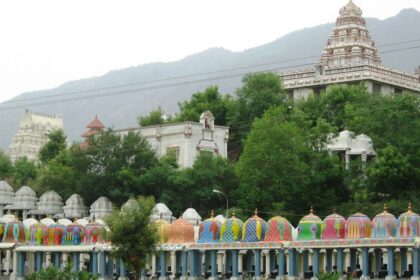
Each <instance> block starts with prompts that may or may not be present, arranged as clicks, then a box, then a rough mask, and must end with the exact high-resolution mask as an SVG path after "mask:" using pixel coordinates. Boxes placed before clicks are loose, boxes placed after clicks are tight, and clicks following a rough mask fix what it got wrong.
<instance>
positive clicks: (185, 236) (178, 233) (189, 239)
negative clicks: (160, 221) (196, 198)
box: [168, 218, 194, 244]
mask: <svg viewBox="0 0 420 280" xmlns="http://www.w3.org/2000/svg"><path fill="white" fill-rule="evenodd" d="M168 243H175V244H176V243H194V227H193V226H192V225H191V224H190V223H189V222H187V221H186V220H184V219H183V218H179V219H178V220H176V221H175V222H173V223H172V224H170V225H169V227H168Z"/></svg>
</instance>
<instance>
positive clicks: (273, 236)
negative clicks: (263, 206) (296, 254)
mask: <svg viewBox="0 0 420 280" xmlns="http://www.w3.org/2000/svg"><path fill="white" fill-rule="evenodd" d="M267 225H268V230H267V233H266V235H265V239H264V241H265V242H279V241H292V240H293V236H292V232H293V226H292V224H291V223H290V222H289V221H288V220H287V219H286V218H283V217H281V216H276V217H273V218H271V219H270V220H269V221H268V223H267Z"/></svg>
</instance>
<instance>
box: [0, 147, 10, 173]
mask: <svg viewBox="0 0 420 280" xmlns="http://www.w3.org/2000/svg"><path fill="white" fill-rule="evenodd" d="M12 170H13V165H12V162H11V160H10V158H9V156H7V155H6V154H5V153H3V152H2V151H0V180H3V179H5V178H6V177H9V176H10V175H11V174H12Z"/></svg>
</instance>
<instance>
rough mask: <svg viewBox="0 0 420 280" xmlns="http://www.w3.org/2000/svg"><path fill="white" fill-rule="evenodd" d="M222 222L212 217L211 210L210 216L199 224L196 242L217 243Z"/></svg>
mask: <svg viewBox="0 0 420 280" xmlns="http://www.w3.org/2000/svg"><path fill="white" fill-rule="evenodd" d="M221 226H222V223H221V222H220V221H218V220H217V219H216V218H215V217H214V212H213V211H211V217H210V218H209V219H207V220H205V221H204V222H202V223H201V224H200V230H199V233H200V235H199V239H198V241H197V242H198V243H217V242H219V239H220V227H221Z"/></svg>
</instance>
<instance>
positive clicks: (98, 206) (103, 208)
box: [90, 196, 112, 219]
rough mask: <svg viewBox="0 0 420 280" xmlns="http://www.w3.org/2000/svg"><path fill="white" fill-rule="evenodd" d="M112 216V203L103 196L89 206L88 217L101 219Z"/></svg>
mask: <svg viewBox="0 0 420 280" xmlns="http://www.w3.org/2000/svg"><path fill="white" fill-rule="evenodd" d="M111 214H112V202H111V201H110V200H109V199H108V198H107V197H105V196H101V197H100V198H98V199H97V200H96V201H95V202H94V203H92V205H91V206H90V217H91V218H95V219H102V218H104V217H106V216H109V215H111Z"/></svg>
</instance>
